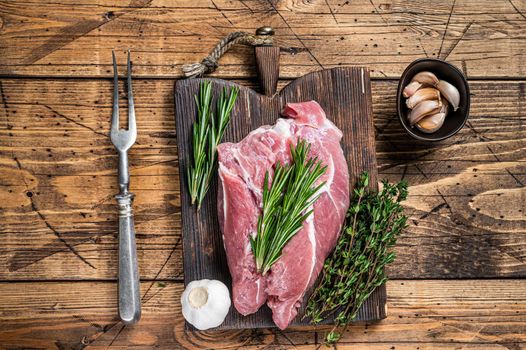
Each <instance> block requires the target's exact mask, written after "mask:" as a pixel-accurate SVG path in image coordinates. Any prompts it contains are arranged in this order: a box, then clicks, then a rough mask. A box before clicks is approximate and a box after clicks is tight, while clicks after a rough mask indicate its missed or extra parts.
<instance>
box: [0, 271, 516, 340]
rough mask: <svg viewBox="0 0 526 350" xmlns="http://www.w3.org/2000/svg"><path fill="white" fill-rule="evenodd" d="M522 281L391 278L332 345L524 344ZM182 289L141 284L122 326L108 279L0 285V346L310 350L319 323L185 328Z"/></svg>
mask: <svg viewBox="0 0 526 350" xmlns="http://www.w3.org/2000/svg"><path fill="white" fill-rule="evenodd" d="M525 284H526V282H525V281H524V280H513V279H507V280H499V279H496V280H478V281H476V280H464V281H454V280H453V281H444V280H433V281H432V280H421V281H399V280H396V281H390V282H388V285H387V289H388V290H389V295H388V300H387V306H388V309H389V316H388V317H387V318H386V319H384V320H382V321H381V322H378V323H367V324H365V323H358V324H355V325H353V326H352V327H351V329H350V331H349V332H348V333H346V334H345V336H344V337H343V339H342V341H341V342H340V343H339V344H338V349H349V350H350V349H353V350H354V349H373V350H380V349H381V350H388V349H392V347H395V349H411V350H415V349H417V348H419V349H439V350H445V349H447V350H450V349H468V350H475V349H477V350H478V349H481V350H489V349H491V350H493V349H524V348H525V343H526V333H525V331H524V330H525V329H526V302H525V300H526V288H525V287H526V286H525ZM182 288H183V284H182V283H180V282H156V283H152V282H144V283H143V284H142V286H141V290H142V292H143V295H144V297H143V316H142V319H141V323H140V324H138V325H136V326H132V327H123V325H122V324H121V323H118V322H117V313H116V307H117V285H116V283H110V282H56V283H55V282H47V283H23V282H18V283H0V295H2V298H0V309H1V310H2V317H1V319H0V347H2V348H46V349H82V348H86V349H103V348H110V349H111V348H114V347H115V348H124V347H128V348H132V349H151V348H153V347H155V348H160V349H174V348H177V349H179V348H184V349H195V348H213V349H233V348H239V347H242V346H243V347H246V348H248V349H261V348H268V349H289V348H300V349H312V348H314V345H315V344H317V343H319V341H321V340H322V337H323V334H324V332H325V331H326V328H323V327H320V328H314V327H311V328H309V329H310V332H308V331H307V330H309V329H305V328H301V329H299V328H291V329H288V330H286V331H283V332H281V331H279V330H272V329H254V330H244V331H241V330H230V331H207V332H191V331H187V330H185V329H184V324H183V319H182V317H181V307H180V303H179V298H180V295H181V292H182ZM21 290H23V291H24V293H21V292H20V291H21Z"/></svg>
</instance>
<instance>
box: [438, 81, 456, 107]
mask: <svg viewBox="0 0 526 350" xmlns="http://www.w3.org/2000/svg"><path fill="white" fill-rule="evenodd" d="M436 88H437V89H438V90H440V93H442V95H443V96H444V98H445V99H446V100H448V101H449V103H450V104H451V107H453V110H454V111H456V110H457V109H458V105H459V103H460V93H459V92H458V89H457V88H456V87H454V86H453V85H451V84H450V83H448V82H447V81H444V80H440V81H439V82H438V83H437V85H436Z"/></svg>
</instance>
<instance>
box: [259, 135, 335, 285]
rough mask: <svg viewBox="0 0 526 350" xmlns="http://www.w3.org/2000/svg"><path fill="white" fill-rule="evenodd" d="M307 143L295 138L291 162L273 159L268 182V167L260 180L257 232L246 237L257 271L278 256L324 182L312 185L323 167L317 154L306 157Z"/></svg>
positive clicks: (301, 221) (301, 222)
mask: <svg viewBox="0 0 526 350" xmlns="http://www.w3.org/2000/svg"><path fill="white" fill-rule="evenodd" d="M309 150H310V145H309V144H307V143H306V142H305V140H299V141H298V144H297V145H296V147H294V146H293V145H291V147H290V152H291V155H292V160H291V164H289V165H282V164H281V163H279V162H278V163H277V164H276V167H275V169H274V177H273V179H272V184H270V183H269V182H270V181H269V173H268V171H267V172H266V174H265V180H264V184H263V210H262V213H261V215H260V216H259V218H258V226H257V234H256V237H255V238H252V237H251V238H250V243H251V245H252V252H253V253H254V256H255V258H256V267H257V270H258V272H260V273H261V274H262V275H265V274H266V273H267V272H268V270H269V269H270V267H271V266H272V264H274V263H275V262H276V261H277V260H278V259H279V258H280V256H281V251H282V250H283V247H285V245H286V244H287V243H288V242H289V241H290V239H291V238H292V237H293V236H294V235H295V234H296V233H297V232H298V231H299V230H300V229H301V227H302V226H303V222H304V221H305V220H306V219H307V218H308V217H309V215H311V213H312V211H313V209H312V208H309V207H311V206H312V205H313V204H314V202H315V201H316V200H317V199H318V197H319V194H317V193H318V191H319V190H320V189H321V188H322V187H323V185H324V184H325V183H320V184H318V185H316V186H315V185H314V184H315V183H316V181H317V180H318V179H319V178H320V177H321V176H322V175H323V174H324V173H325V170H326V169H327V167H326V166H323V165H322V163H321V162H320V161H318V158H317V157H313V158H309V159H307V154H308V153H309Z"/></svg>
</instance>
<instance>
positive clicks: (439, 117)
mask: <svg viewBox="0 0 526 350" xmlns="http://www.w3.org/2000/svg"><path fill="white" fill-rule="evenodd" d="M444 120H446V114H445V113H442V112H439V113H436V114H433V115H429V116H427V117H424V118H422V119H421V120H420V121H419V122H418V123H416V128H417V129H418V130H420V131H422V132H425V133H426V134H431V133H434V132H435V131H437V130H438V129H440V128H441V127H442V125H444Z"/></svg>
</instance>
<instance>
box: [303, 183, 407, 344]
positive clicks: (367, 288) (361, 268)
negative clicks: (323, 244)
mask: <svg viewBox="0 0 526 350" xmlns="http://www.w3.org/2000/svg"><path fill="white" fill-rule="evenodd" d="M368 184H369V176H368V174H367V173H364V174H362V175H361V177H360V179H359V181H358V183H357V185H356V188H355V189H354V191H353V198H352V199H351V205H350V207H349V210H348V212H347V220H346V223H345V225H344V228H343V230H342V233H341V236H340V238H339V240H338V243H337V245H336V248H335V250H334V252H333V254H332V256H331V257H329V258H328V259H327V260H326V261H325V264H324V270H323V276H322V281H321V283H320V285H319V286H318V287H317V288H316V289H315V291H314V292H313V294H312V296H311V297H310V299H309V301H308V304H307V309H306V313H305V317H310V318H311V320H312V322H313V323H315V324H317V323H319V322H321V321H323V320H324V319H326V318H328V317H330V316H334V317H335V318H334V319H335V325H334V327H333V328H332V330H331V331H330V332H329V333H328V334H327V335H326V338H325V342H326V343H327V344H334V343H336V342H337V341H338V340H339V339H340V337H341V334H342V333H343V332H344V331H345V329H346V328H347V326H348V324H349V323H350V322H351V321H352V320H353V319H354V318H355V317H356V314H357V313H358V310H359V309H360V307H361V306H362V304H363V302H364V301H365V300H366V299H367V298H368V297H369V295H370V294H371V293H372V292H373V291H374V290H375V288H376V287H378V286H380V285H382V284H384V283H385V282H386V281H387V277H386V275H385V266H386V265H387V264H389V263H391V262H392V261H393V260H394V259H395V254H394V252H392V251H391V249H390V248H392V247H393V246H394V244H395V243H396V239H397V238H398V236H399V235H400V233H401V232H402V230H403V229H404V228H405V227H406V226H407V224H406V222H407V217H406V216H405V215H403V208H402V205H401V204H400V202H401V201H403V200H405V199H406V197H407V183H406V182H400V183H398V184H396V185H393V184H389V183H388V182H387V181H383V188H382V189H381V190H380V191H379V192H371V191H368V190H367V186H368Z"/></svg>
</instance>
